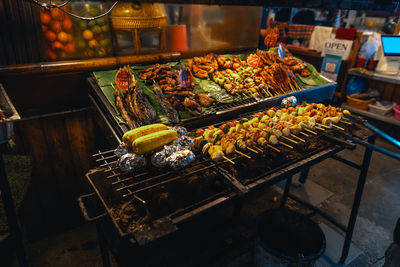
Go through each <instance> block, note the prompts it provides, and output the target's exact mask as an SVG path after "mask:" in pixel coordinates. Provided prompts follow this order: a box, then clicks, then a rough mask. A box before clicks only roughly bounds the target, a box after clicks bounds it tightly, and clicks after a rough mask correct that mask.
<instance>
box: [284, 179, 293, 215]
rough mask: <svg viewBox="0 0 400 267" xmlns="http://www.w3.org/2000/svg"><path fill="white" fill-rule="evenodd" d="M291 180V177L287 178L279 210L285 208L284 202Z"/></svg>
mask: <svg viewBox="0 0 400 267" xmlns="http://www.w3.org/2000/svg"><path fill="white" fill-rule="evenodd" d="M292 180H293V176H290V177H288V178H287V180H286V184H285V191H284V192H283V196H282V200H281V208H283V207H284V206H285V203H286V200H287V198H288V195H289V191H290V186H291V185H292Z"/></svg>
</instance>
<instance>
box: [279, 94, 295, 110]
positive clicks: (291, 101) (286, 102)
mask: <svg viewBox="0 0 400 267" xmlns="http://www.w3.org/2000/svg"><path fill="white" fill-rule="evenodd" d="M296 104H297V98H296V97H295V96H289V97H285V98H284V99H282V102H281V105H282V106H284V107H286V108H287V107H292V106H295V105H296Z"/></svg>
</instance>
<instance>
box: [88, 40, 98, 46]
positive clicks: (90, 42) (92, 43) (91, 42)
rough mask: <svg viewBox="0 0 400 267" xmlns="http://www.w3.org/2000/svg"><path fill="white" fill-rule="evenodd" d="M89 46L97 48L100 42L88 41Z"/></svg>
mask: <svg viewBox="0 0 400 267" xmlns="http://www.w3.org/2000/svg"><path fill="white" fill-rule="evenodd" d="M88 46H89V47H90V48H96V47H97V46H99V42H97V40H94V39H93V40H90V41H89V42H88Z"/></svg>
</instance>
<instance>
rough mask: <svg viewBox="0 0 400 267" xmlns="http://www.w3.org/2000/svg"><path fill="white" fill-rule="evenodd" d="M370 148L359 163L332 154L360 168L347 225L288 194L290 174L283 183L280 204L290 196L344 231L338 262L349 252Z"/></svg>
mask: <svg viewBox="0 0 400 267" xmlns="http://www.w3.org/2000/svg"><path fill="white" fill-rule="evenodd" d="M375 138H376V136H371V137H370V138H369V139H368V142H369V143H371V144H374V143H375ZM372 151H373V150H372V149H371V148H369V147H366V148H365V152H364V158H363V161H362V164H361V165H359V164H357V163H355V162H353V161H350V160H348V159H344V158H342V157H340V156H337V155H335V156H332V158H333V159H335V160H337V161H340V162H342V163H344V164H346V165H348V166H350V167H353V168H356V169H358V170H360V175H359V177H358V183H357V188H356V192H355V194H354V200H353V205H352V208H351V213H350V218H349V221H348V223H347V226H345V225H343V224H342V223H340V222H339V221H337V220H336V219H335V218H333V217H331V216H330V215H328V214H326V213H325V212H323V211H321V210H320V209H318V208H317V207H314V206H313V205H311V204H310V203H307V202H305V201H303V200H301V199H299V198H298V197H296V196H294V195H292V194H290V186H291V184H292V176H290V177H289V178H288V179H287V181H286V185H285V191H284V193H283V196H282V202H281V206H284V205H285V203H286V200H287V198H288V197H290V198H291V199H293V200H295V201H296V202H298V203H300V204H302V205H303V206H305V207H307V208H308V209H310V210H312V211H313V212H314V213H316V214H319V215H321V216H322V217H324V218H325V219H326V220H328V221H329V222H331V223H332V224H333V225H335V226H336V227H338V228H339V229H340V230H342V231H343V232H345V234H346V236H345V239H344V244H343V248H342V255H341V257H340V260H339V263H340V264H344V263H345V261H346V258H347V256H348V254H349V250H350V244H351V238H352V236H353V231H354V226H355V224H356V220H357V215H358V209H359V208H360V203H361V197H362V194H363V191H364V185H365V182H366V178H367V173H368V168H369V163H370V161H371V156H372ZM307 175H308V169H306V170H305V171H304V172H302V173H301V176H300V177H301V182H303V181H305V180H306V178H307Z"/></svg>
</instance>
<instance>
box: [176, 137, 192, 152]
mask: <svg viewBox="0 0 400 267" xmlns="http://www.w3.org/2000/svg"><path fill="white" fill-rule="evenodd" d="M172 146H175V147H176V151H178V150H185V149H189V150H192V149H193V146H194V144H193V139H192V138H190V137H189V136H181V137H179V138H178V140H176V141H175V142H174V143H173V144H172Z"/></svg>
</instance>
